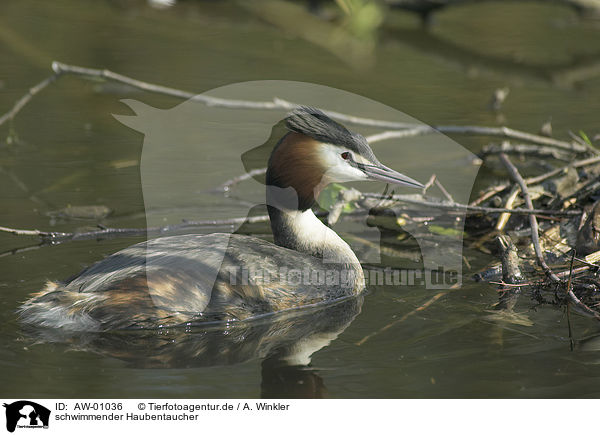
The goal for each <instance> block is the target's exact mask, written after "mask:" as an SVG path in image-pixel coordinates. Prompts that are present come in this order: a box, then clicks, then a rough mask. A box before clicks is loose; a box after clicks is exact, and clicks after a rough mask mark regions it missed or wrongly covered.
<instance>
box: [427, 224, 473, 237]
mask: <svg viewBox="0 0 600 435" xmlns="http://www.w3.org/2000/svg"><path fill="white" fill-rule="evenodd" d="M427 228H428V229H429V232H430V233H433V234H439V235H440V236H449V237H458V236H464V235H465V233H464V232H463V231H460V230H457V229H455V228H446V227H442V226H441V225H427Z"/></svg>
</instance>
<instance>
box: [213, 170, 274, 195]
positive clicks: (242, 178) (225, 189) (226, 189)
mask: <svg viewBox="0 0 600 435" xmlns="http://www.w3.org/2000/svg"><path fill="white" fill-rule="evenodd" d="M266 173H267V168H259V169H252V170H251V171H249V172H246V173H245V174H242V175H238V176H237V177H234V178H231V179H229V180H227V181H225V182H224V183H223V184H221V185H219V186H217V187H215V189H214V192H229V191H230V190H231V188H232V187H233V186H235V185H236V184H238V183H241V182H242V181H246V180H249V179H250V178H252V177H254V176H255V175H262V174H266Z"/></svg>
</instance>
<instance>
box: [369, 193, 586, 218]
mask: <svg viewBox="0 0 600 435" xmlns="http://www.w3.org/2000/svg"><path fill="white" fill-rule="evenodd" d="M363 197H365V198H375V199H388V200H393V201H399V202H406V203H408V204H417V205H421V206H423V207H431V208H439V209H442V210H453V211H464V212H467V213H487V214H489V213H512V214H525V215H536V214H539V215H547V216H578V215H580V214H581V212H580V211H576V210H540V209H529V208H526V209H524V208H514V209H509V208H496V207H480V206H472V205H467V204H459V203H457V202H454V203H450V202H442V201H440V202H434V201H427V200H425V199H420V198H418V197H417V195H390V196H387V197H384V196H382V195H380V194H378V193H363Z"/></svg>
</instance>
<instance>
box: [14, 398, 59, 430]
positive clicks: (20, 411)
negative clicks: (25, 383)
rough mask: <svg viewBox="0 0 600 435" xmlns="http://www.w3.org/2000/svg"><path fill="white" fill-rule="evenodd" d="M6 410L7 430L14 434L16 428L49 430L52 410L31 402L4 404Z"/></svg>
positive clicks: (22, 401)
mask: <svg viewBox="0 0 600 435" xmlns="http://www.w3.org/2000/svg"><path fill="white" fill-rule="evenodd" d="M4 407H5V408H6V430H8V431H9V432H14V431H15V429H16V428H19V429H22V428H25V429H42V428H43V429H47V428H48V422H49V420H50V410H49V409H48V408H46V407H44V406H42V405H38V404H37V403H35V402H31V401H29V400H18V401H16V402H13V403H10V404H7V403H5V404H4Z"/></svg>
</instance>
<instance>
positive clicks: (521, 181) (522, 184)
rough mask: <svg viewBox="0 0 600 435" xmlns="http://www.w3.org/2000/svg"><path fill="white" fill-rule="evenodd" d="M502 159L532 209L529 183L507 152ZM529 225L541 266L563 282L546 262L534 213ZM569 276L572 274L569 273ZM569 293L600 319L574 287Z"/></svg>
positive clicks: (586, 311)
mask: <svg viewBox="0 0 600 435" xmlns="http://www.w3.org/2000/svg"><path fill="white" fill-rule="evenodd" d="M500 160H501V161H502V163H503V164H504V166H505V167H506V169H507V170H508V172H509V174H510V176H511V177H512V178H513V180H515V182H516V183H517V184H518V185H519V187H520V188H521V193H522V194H523V199H524V200H525V204H526V206H527V208H528V209H530V210H532V209H533V202H532V201H531V196H530V195H529V189H528V188H527V183H525V180H524V179H523V177H522V176H521V174H520V173H519V171H518V169H517V168H516V167H515V165H513V164H512V162H511V161H510V159H509V158H508V156H507V155H506V154H503V153H502V154H500ZM529 225H530V227H531V242H532V243H533V249H534V251H535V256H536V258H537V262H538V264H539V265H540V266H541V268H542V269H543V270H544V273H545V274H546V276H547V277H548V278H549V279H550V280H552V281H554V282H562V281H561V279H560V278H559V277H558V276H557V275H556V274H555V273H554V272H553V271H552V269H551V268H550V266H548V264H547V263H546V260H545V259H544V254H543V252H542V247H541V246H540V236H539V229H538V223H537V218H536V217H535V215H534V214H531V215H529ZM569 276H570V274H569ZM567 295H568V297H569V299H570V300H571V302H572V303H573V305H575V307H576V308H578V309H579V311H581V312H583V313H585V314H587V315H589V316H592V317H594V318H596V319H597V320H600V314H599V313H597V312H596V311H594V310H592V309H591V308H590V307H588V306H587V305H585V304H584V303H583V302H581V301H580V300H579V298H578V297H577V296H575V293H573V290H572V289H570V288H569V289H567Z"/></svg>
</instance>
